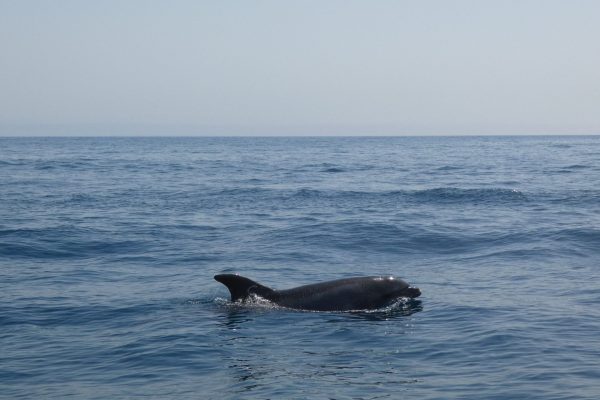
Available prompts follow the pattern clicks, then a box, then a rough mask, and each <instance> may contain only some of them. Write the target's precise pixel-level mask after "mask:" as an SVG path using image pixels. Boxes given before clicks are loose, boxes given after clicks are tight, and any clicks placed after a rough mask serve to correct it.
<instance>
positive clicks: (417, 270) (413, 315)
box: [0, 136, 600, 399]
mask: <svg viewBox="0 0 600 400" xmlns="http://www.w3.org/2000/svg"><path fill="white" fill-rule="evenodd" d="M223 272H225V273H239V274H241V275H244V276H247V277H249V278H252V279H254V280H257V281H259V282H261V283H262V284H264V285H267V286H270V287H273V288H279V289H284V288H290V287H294V286H298V285H302V284H309V283H316V282H321V281H326V280H330V279H337V278H344V277H351V276H361V275H380V274H381V275H388V274H391V275H395V276H398V277H402V278H404V279H405V280H407V281H408V282H409V283H410V284H412V285H414V286H418V287H419V288H420V289H421V291H422V293H423V294H422V296H421V297H420V298H419V299H417V300H415V301H407V302H399V303H398V304H396V305H395V306H393V307H388V308H386V309H381V310H375V311H368V312H367V311H363V312H361V311H359V312H303V311H293V310H287V309H282V308H277V307H271V306H269V305H268V304H250V305H240V304H231V303H230V302H229V293H228V291H227V289H226V288H225V287H224V286H223V285H221V284H220V283H218V282H216V281H215V280H214V279H213V275H215V274H217V273H223ZM0 397H1V398H6V399H42V398H43V399H66V398H75V399H106V398H131V399H138V398H139V399H284V398H290V399H402V398H405V399H409V398H410V399H598V398H600V137H593V136H588V137H552V136H548V137H543V136H537V137H396V138H389V137H388V138H114V137H113V138H108V137H107V138H0Z"/></svg>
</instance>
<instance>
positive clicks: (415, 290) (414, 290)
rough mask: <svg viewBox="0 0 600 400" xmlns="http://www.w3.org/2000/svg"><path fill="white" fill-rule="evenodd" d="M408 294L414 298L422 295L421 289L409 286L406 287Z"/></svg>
mask: <svg viewBox="0 0 600 400" xmlns="http://www.w3.org/2000/svg"><path fill="white" fill-rule="evenodd" d="M406 294H407V295H408V297H410V298H412V299H414V298H415V297H419V296H420V295H421V289H419V288H416V287H408V288H407V289H406Z"/></svg>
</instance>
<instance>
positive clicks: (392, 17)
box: [0, 0, 600, 136]
mask: <svg viewBox="0 0 600 400" xmlns="http://www.w3.org/2000/svg"><path fill="white" fill-rule="evenodd" d="M497 134H511V135H516V134H600V1H597V0H569V1H566V0H537V1H533V0H517V1H512V0H468V1H467V0H439V1H433V0H418V1H417V0H412V1H403V0H394V1H392V0H389V1H388V0H379V1H378V0H371V1H367V0H360V1H357V0H314V1H313V0H296V1H292V0H288V1H284V0H274V1H251V0H245V1H230V0H217V1H199V0H189V1H187V0H170V1H152V0H139V1H138V0H118V1H112V0H102V1H80V0H73V1H69V0H45V1H44V0H38V1H34V0H19V1H10V0H0V135H4V136H24V135H77V136H86V135H210V136H220V135H260V136H263V135H265V136H269V135H278V136H285V135H311V136H312V135H497Z"/></svg>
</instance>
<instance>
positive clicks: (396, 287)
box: [376, 276, 421, 299]
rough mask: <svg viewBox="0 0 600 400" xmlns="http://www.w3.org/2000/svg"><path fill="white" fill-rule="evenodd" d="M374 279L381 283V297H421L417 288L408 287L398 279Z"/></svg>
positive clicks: (391, 277)
mask: <svg viewBox="0 0 600 400" xmlns="http://www.w3.org/2000/svg"><path fill="white" fill-rule="evenodd" d="M376 279H377V280H380V281H381V289H382V292H383V295H384V296H386V297H388V298H390V299H396V298H400V297H408V298H411V299H414V298H416V297H419V296H420V295H421V290H420V289H419V288H416V287H412V286H409V284H408V283H406V282H405V281H403V280H402V279H400V278H396V277H393V276H385V277H380V278H376Z"/></svg>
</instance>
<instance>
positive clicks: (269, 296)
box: [215, 274, 421, 311]
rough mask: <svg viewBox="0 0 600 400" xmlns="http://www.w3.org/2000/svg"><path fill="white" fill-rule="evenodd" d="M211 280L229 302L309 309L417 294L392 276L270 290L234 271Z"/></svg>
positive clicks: (361, 306) (369, 305)
mask: <svg viewBox="0 0 600 400" xmlns="http://www.w3.org/2000/svg"><path fill="white" fill-rule="evenodd" d="M215 280H217V281H219V282H221V283H222V284H223V285H225V286H227V289H229V292H230V293H231V301H238V300H240V301H246V300H247V299H248V297H250V296H251V295H257V296H260V297H262V298H264V299H266V300H269V301H270V302H272V303H274V304H277V305H279V306H282V307H288V308H294V309H299V310H311V311H350V310H373V309H378V308H382V307H386V306H388V305H390V304H392V303H394V302H395V301H396V300H398V299H399V298H402V297H407V298H415V297H419V296H420V295H421V291H420V290H419V289H418V288H415V287H411V286H409V285H408V283H406V282H404V281H403V280H402V279H399V278H394V277H393V276H365V277H356V278H345V279H338V280H335V281H328V282H322V283H315V284H312V285H305V286H299V287H296V288H293V289H287V290H274V289H271V288H268V287H266V286H263V285H261V284H260V283H257V282H254V281H253V280H251V279H248V278H244V277H243V276H239V275H236V274H221V275H215Z"/></svg>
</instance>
